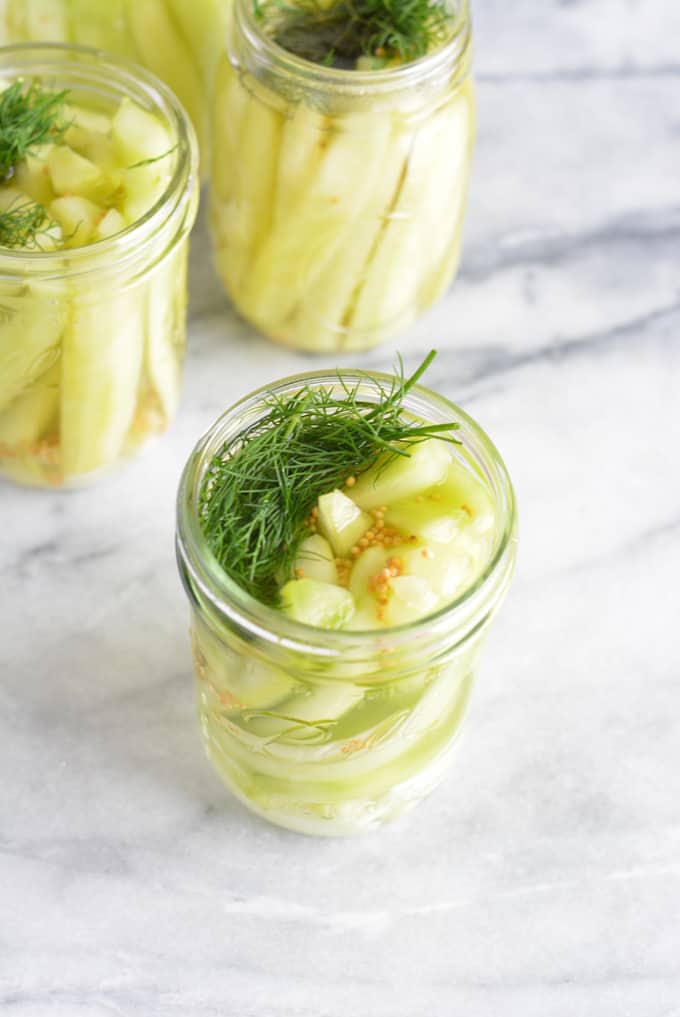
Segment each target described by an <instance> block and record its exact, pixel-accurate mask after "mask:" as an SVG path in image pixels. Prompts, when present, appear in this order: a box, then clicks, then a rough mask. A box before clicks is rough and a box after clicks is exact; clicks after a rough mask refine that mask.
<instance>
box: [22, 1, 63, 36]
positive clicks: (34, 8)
mask: <svg viewBox="0 0 680 1017" xmlns="http://www.w3.org/2000/svg"><path fill="white" fill-rule="evenodd" d="M23 3H24V4H25V8H26V14H25V17H26V31H27V33H28V37H29V38H30V39H44V41H45V42H65V41H66V40H67V39H68V21H67V17H66V10H65V7H64V3H63V2H62V0H23Z"/></svg>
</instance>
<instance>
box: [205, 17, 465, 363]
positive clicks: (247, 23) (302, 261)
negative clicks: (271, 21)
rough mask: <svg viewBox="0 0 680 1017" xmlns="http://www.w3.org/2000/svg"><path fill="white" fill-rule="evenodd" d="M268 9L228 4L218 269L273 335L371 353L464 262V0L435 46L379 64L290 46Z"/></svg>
mask: <svg viewBox="0 0 680 1017" xmlns="http://www.w3.org/2000/svg"><path fill="white" fill-rule="evenodd" d="M336 2H337V0H336ZM269 6H271V5H269ZM324 6H328V5H324ZM274 7H276V5H274ZM263 8H264V9H265V10H266V9H267V8H268V5H267V4H259V3H257V0H235V7H234V15H233V22H232V25H231V31H230V37H229V41H228V47H227V54H226V55H225V56H223V58H222V62H221V65H220V67H219V69H218V73H217V77H216V85H215V93H214V103H213V124H212V143H213V163H212V171H211V181H212V183H211V222H212V233H213V240H214V249H215V260H216V265H217V269H218V273H219V275H220V276H221V278H222V281H223V283H224V285H225V287H226V289H227V292H228V294H229V296H230V297H231V299H232V301H233V303H234V305H235V306H236V308H237V309H238V311H239V312H240V313H241V314H242V315H243V316H244V317H245V318H246V319H248V320H249V321H250V322H252V324H254V325H255V326H256V327H257V328H258V329H260V330H261V331H262V332H263V333H264V334H265V335H267V336H269V337H270V338H271V339H274V340H276V341H277V342H281V343H284V344H286V345H288V346H292V347H295V348H299V349H305V350H311V351H316V352H323V351H329V350H353V349H354V350H358V349H367V348H369V347H371V346H375V345H376V344H377V343H380V342H382V341H383V340H385V339H386V338H388V337H389V336H391V335H392V334H394V333H397V332H399V331H401V330H402V329H404V328H405V327H406V326H408V324H409V323H410V322H412V321H413V320H414V319H415V318H416V317H417V316H418V315H419V314H420V313H421V312H422V311H424V310H425V309H426V308H427V307H429V306H430V305H431V304H432V303H434V301H436V300H437V298H438V297H439V296H440V295H441V294H442V293H443V292H444V290H445V289H446V288H447V287H448V285H449V284H450V282H451V280H452V278H453V276H454V273H455V271H456V267H457V265H458V260H459V256H460V248H461V239H462V230H463V218H464V209H465V201H466V194H467V185H468V176H469V169H470V161H471V155H472V147H473V139H474V121H475V106H474V96H473V91H472V81H471V79H470V77H469V65H470V22H469V14H468V6H467V0H457V2H455V3H453V5H452V6H451V7H450V15H449V17H448V19H447V21H446V28H445V35H444V37H443V39H440V41H439V42H438V44H437V45H436V46H435V47H434V48H433V50H432V52H429V53H427V54H426V55H424V56H422V57H420V58H418V59H415V60H413V61H411V62H408V61H407V62H403V63H399V64H396V65H395V64H390V65H388V66H382V67H378V68H377V69H373V68H372V67H371V66H370V65H371V61H370V60H368V61H367V60H361V59H360V60H357V63H356V66H355V67H354V68H353V69H347V68H344V67H335V66H323V65H321V64H319V63H315V62H312V60H309V59H305V58H303V57H300V56H298V55H296V54H294V53H293V52H289V51H288V50H286V49H285V48H283V45H279V44H278V42H277V35H276V29H275V27H274V28H271V27H270V26H269V25H268V21H267V17H266V16H264V17H263V16H262V14H261V13H260V14H259V15H258V14H257V13H256V11H260V12H261V10H262V9H263ZM286 9H289V8H286ZM367 65H368V67H367Z"/></svg>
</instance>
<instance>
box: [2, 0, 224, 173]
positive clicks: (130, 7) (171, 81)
mask: <svg viewBox="0 0 680 1017" xmlns="http://www.w3.org/2000/svg"><path fill="white" fill-rule="evenodd" d="M230 2H231V0H192V3H189V2H188V0H144V2H143V3H142V2H140V0H37V2H36V0H31V2H27V0H3V2H2V3H0V46H6V45H8V44H10V43H25V42H60V43H77V44H79V45H84V46H95V47H97V48H98V49H103V50H105V51H106V52H108V53H111V54H114V55H116V56H119V57H124V58H126V59H128V60H134V61H135V62H136V63H140V64H142V66H144V67H146V68H148V70H150V71H152V72H153V73H154V74H157V75H158V77H159V78H161V80H162V81H164V82H165V83H166V85H168V87H169V88H171V89H172V91H173V92H174V93H175V95H177V97H178V98H179V100H180V102H181V103H182V105H183V106H184V108H185V110H186V111H187V113H188V114H189V116H190V117H191V120H192V122H193V125H194V128H195V130H196V134H197V136H198V139H199V142H200V148H201V152H202V153H204V150H205V154H207V143H208V102H207V96H208V95H209V94H210V90H211V88H212V80H213V75H214V73H215V68H216V66H217V62H218V60H219V56H220V53H221V51H222V38H223V34H224V32H223V27H224V14H225V12H226V10H227V8H228V7H229V5H230ZM206 168H207V161H206Z"/></svg>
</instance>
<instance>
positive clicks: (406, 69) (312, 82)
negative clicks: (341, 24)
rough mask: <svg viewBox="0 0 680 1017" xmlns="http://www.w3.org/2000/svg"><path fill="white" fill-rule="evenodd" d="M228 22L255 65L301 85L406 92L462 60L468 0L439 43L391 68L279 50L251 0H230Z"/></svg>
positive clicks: (347, 92) (460, 3)
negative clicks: (331, 62)
mask: <svg viewBox="0 0 680 1017" xmlns="http://www.w3.org/2000/svg"><path fill="white" fill-rule="evenodd" d="M234 24H235V25H237V26H238V28H239V29H240V31H241V32H242V33H243V37H244V38H245V40H246V41H247V43H248V45H249V46H250V49H251V52H252V53H254V54H255V55H256V57H257V60H258V61H259V63H260V65H261V66H263V67H265V66H266V67H267V68H268V69H272V68H274V69H276V70H277V71H278V72H280V73H281V74H282V75H284V76H286V77H287V78H288V79H289V80H292V81H293V82H295V84H297V85H298V86H299V87H300V88H301V89H304V88H309V89H314V90H315V91H317V92H334V93H336V94H342V95H344V96H346V97H352V96H364V95H365V94H366V93H370V94H371V95H379V94H385V93H388V94H389V93H392V92H395V91H406V90H411V89H414V88H417V87H418V86H419V85H422V84H424V83H425V82H429V81H435V82H436V81H439V80H440V79H442V78H448V77H450V76H451V74H452V73H454V74H455V72H456V71H457V70H458V68H459V67H460V66H461V64H462V63H463V62H464V60H465V57H466V54H467V52H468V50H469V44H470V37H471V29H470V4H469V0H457V7H456V11H455V20H454V23H453V28H452V32H451V37H450V38H449V39H448V40H447V41H446V42H445V43H444V45H443V46H441V47H440V48H438V49H435V50H434V51H433V52H432V53H427V54H426V55H425V56H423V57H419V58H418V59H416V60H412V61H409V62H408V63H405V64H402V65H400V66H397V67H385V68H382V69H376V70H352V69H348V68H340V67H327V66H325V65H323V64H317V63H314V62H313V61H311V60H306V59H305V58H304V57H300V56H297V55H296V54H295V53H291V52H290V51H289V50H287V49H284V48H283V46H280V45H279V44H278V43H277V42H275V41H274V39H272V38H271V36H269V35H267V34H266V33H265V32H263V31H262V30H261V27H260V25H259V24H258V21H257V18H256V17H255V14H254V7H253V0H235V2H234ZM227 48H228V51H229V53H230V55H231V57H232V59H233V60H234V62H235V63H236V65H238V58H237V57H235V56H234V52H233V47H232V46H229V45H228V47H227Z"/></svg>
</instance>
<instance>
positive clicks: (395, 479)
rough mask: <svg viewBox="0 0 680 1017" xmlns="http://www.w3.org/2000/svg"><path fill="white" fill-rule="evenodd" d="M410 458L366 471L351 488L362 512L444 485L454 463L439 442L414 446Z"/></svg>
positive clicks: (379, 464) (399, 459)
mask: <svg viewBox="0 0 680 1017" xmlns="http://www.w3.org/2000/svg"><path fill="white" fill-rule="evenodd" d="M407 451H408V455H405V456H395V457H394V458H392V459H391V460H390V461H389V462H387V463H385V460H384V459H380V460H379V461H378V462H377V463H376V464H375V466H372V467H371V468H370V469H368V470H366V472H365V473H362V474H361V476H360V477H359V478H358V480H357V482H356V484H355V485H354V487H353V488H352V491H351V498H352V501H354V502H356V504H357V505H358V506H359V507H360V508H362V509H373V508H377V507H378V506H379V505H386V506H389V504H390V503H391V502H393V501H400V500H401V499H403V498H410V497H411V496H412V495H417V494H419V493H420V492H421V491H427V489H428V488H430V487H433V486H434V485H435V484H440V483H442V482H443V481H444V479H445V478H446V475H447V471H448V467H449V465H450V463H451V454H450V452H449V451H448V448H447V445H446V442H444V441H440V440H439V439H437V438H428V439H427V440H426V441H422V442H418V443H417V444H412V445H410V446H409V447H408V450H407Z"/></svg>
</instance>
